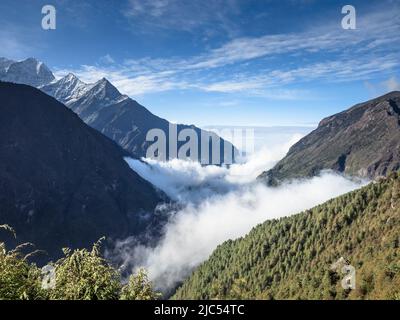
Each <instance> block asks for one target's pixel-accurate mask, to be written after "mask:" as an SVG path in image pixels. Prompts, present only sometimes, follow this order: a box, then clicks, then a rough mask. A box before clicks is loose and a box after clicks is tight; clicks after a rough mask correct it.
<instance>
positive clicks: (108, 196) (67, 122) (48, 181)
mask: <svg viewBox="0 0 400 320" xmlns="http://www.w3.org/2000/svg"><path fill="white" fill-rule="evenodd" d="M0 113H1V117H0V224H4V223H6V224H9V225H11V226H13V228H15V230H16V232H17V235H18V239H19V240H20V241H29V242H32V243H34V244H35V245H36V246H37V247H38V248H40V249H44V250H46V251H47V252H48V253H49V255H50V258H54V257H57V256H58V255H60V254H61V251H60V250H61V248H63V247H73V248H77V247H90V246H91V245H92V244H93V242H95V241H97V240H98V239H99V238H100V237H102V236H107V237H108V238H110V237H111V238H114V239H116V238H125V237H127V236H137V237H139V238H140V237H149V239H150V236H151V235H153V236H154V235H157V234H158V231H159V228H161V226H162V225H163V222H165V220H166V219H165V218H166V217H164V216H163V215H162V214H159V213H158V211H157V210H156V208H157V206H158V204H160V203H164V202H165V201H168V199H167V197H166V196H165V195H164V194H162V193H161V192H160V191H157V190H156V189H155V188H154V187H153V186H152V185H151V184H150V183H149V182H147V181H145V180H144V179H142V178H141V177H140V176H139V175H138V174H136V173H135V172H134V171H133V170H131V169H130V167H129V166H128V164H127V163H126V162H125V161H124V159H123V158H124V157H125V156H128V155H129V154H128V152H126V151H124V150H123V149H122V148H121V147H119V146H118V145H117V144H116V143H115V142H113V141H112V140H110V139H109V138H107V137H105V136H104V135H102V134H101V133H99V132H98V131H96V130H94V129H92V128H90V127H89V126H87V125H86V124H85V123H84V122H83V121H82V120H81V119H80V118H79V117H78V116H77V115H76V114H75V113H73V112H72V111H71V110H69V109H68V108H66V107H65V106H64V105H63V104H61V103H60V102H58V101H57V100H55V99H54V98H52V97H50V96H48V95H46V94H45V93H43V92H42V91H40V90H38V89H35V88H33V87H31V86H27V85H20V84H11V83H5V82H0Z"/></svg>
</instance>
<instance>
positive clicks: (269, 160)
mask: <svg viewBox="0 0 400 320" xmlns="http://www.w3.org/2000/svg"><path fill="white" fill-rule="evenodd" d="M297 139H298V137H296V136H294V137H293V141H294V140H297ZM293 141H291V142H293ZM289 145H290V143H288V144H286V145H282V146H281V147H276V148H273V150H274V152H266V150H265V149H264V150H262V151H260V152H258V153H257V154H255V155H253V156H252V157H250V159H249V161H248V162H246V163H243V164H238V165H234V166H232V167H231V168H230V169H227V168H221V167H215V166H208V167H201V166H200V165H198V164H197V163H193V162H186V161H182V160H173V161H170V162H168V163H158V162H155V161H152V160H145V163H144V162H140V161H137V160H132V159H129V160H127V161H128V163H129V164H130V166H131V167H132V169H133V170H135V171H136V172H138V173H139V174H140V175H141V176H142V177H144V178H145V179H147V180H149V181H150V182H152V183H153V184H154V185H156V186H157V187H159V188H160V189H162V190H163V191H165V192H166V193H167V194H168V195H170V196H171V197H172V198H173V199H176V200H178V201H179V202H180V203H182V205H183V209H181V210H179V211H178V212H176V213H175V214H174V215H172V217H171V219H170V221H169V223H168V224H167V225H166V227H165V230H164V236H163V238H162V239H161V240H160V241H159V243H158V244H157V245H155V246H143V245H138V244H137V242H136V241H135V239H133V238H128V239H126V240H124V241H121V242H118V243H117V244H116V247H115V252H114V253H113V254H115V255H117V256H118V257H119V258H120V259H122V261H123V262H124V264H125V266H126V267H129V268H131V267H132V268H133V269H135V268H138V267H145V268H146V269H147V270H148V271H149V274H150V278H151V279H152V280H153V281H154V283H155V285H156V287H157V288H158V289H160V290H163V291H167V290H169V289H171V288H174V286H176V285H177V284H178V283H179V282H180V281H182V280H184V279H185V277H187V276H188V275H189V274H190V272H191V271H192V270H193V268H195V267H196V266H197V265H199V264H200V263H201V262H203V261H204V260H206V259H207V258H208V257H209V255H210V254H211V253H212V252H213V250H214V249H215V248H216V247H217V246H218V245H219V244H221V243H223V242H224V241H226V240H228V239H236V238H238V237H241V236H244V235H245V234H247V233H248V232H249V231H250V230H251V228H253V227H254V226H256V225H257V224H259V223H262V222H264V221H265V220H268V219H273V218H279V217H283V216H288V215H291V214H295V213H298V212H301V211H303V210H305V209H308V208H311V207H313V206H315V205H317V204H320V203H323V202H325V201H326V200H329V199H331V198H334V197H337V196H339V195H341V194H343V193H346V192H349V191H351V190H354V189H356V188H359V187H360V186H361V185H362V184H363V183H362V182H355V181H351V180H349V179H346V178H345V177H342V176H339V175H336V174H333V173H330V172H326V173H324V174H322V175H321V176H319V177H315V178H313V179H309V180H301V181H292V182H291V183H288V184H285V185H282V186H280V187H278V188H270V187H267V186H265V185H263V184H261V183H259V182H256V181H255V177H256V176H257V175H258V174H260V173H261V172H262V171H263V170H265V169H266V168H270V167H272V166H273V164H274V163H275V162H276V161H277V160H278V159H279V158H280V157H281V156H282V154H283V155H284V151H287V148H288V147H289ZM284 149H286V150H284Z"/></svg>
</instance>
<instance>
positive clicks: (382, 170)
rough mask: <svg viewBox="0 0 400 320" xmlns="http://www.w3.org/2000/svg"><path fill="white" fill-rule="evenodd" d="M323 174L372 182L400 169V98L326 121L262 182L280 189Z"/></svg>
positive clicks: (360, 106)
mask: <svg viewBox="0 0 400 320" xmlns="http://www.w3.org/2000/svg"><path fill="white" fill-rule="evenodd" d="M324 169H330V170H334V171H336V172H340V173H345V174H347V175H352V176H359V177H365V178H370V179H374V178H377V177H379V176H387V175H388V174H390V173H391V172H394V171H397V170H399V169H400V92H399V91H394V92H390V93H388V94H385V95H383V96H381V97H378V98H375V99H372V100H370V101H367V102H364V103H360V104H357V105H355V106H353V107H351V108H350V109H348V110H346V111H343V112H341V113H338V114H335V115H333V116H330V117H327V118H325V119H323V120H322V121H321V122H320V123H319V126H318V128H317V129H316V130H314V131H313V132H311V133H310V134H308V135H307V136H305V137H304V138H303V139H301V140H300V141H299V142H297V143H296V144H295V145H293V146H292V147H291V148H290V150H289V152H288V153H287V155H286V156H285V157H284V158H283V159H282V160H281V161H279V162H278V163H277V164H276V166H275V167H274V168H272V169H271V170H269V171H267V172H264V173H263V174H262V175H261V176H260V177H259V179H260V180H264V181H266V182H267V183H268V184H270V185H276V184H279V183H281V182H282V181H284V180H287V179H296V178H304V177H310V176H313V175H316V174H318V173H319V172H321V171H322V170H324Z"/></svg>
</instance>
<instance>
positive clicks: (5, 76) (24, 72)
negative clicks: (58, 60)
mask: <svg viewBox="0 0 400 320" xmlns="http://www.w3.org/2000/svg"><path fill="white" fill-rule="evenodd" d="M0 64H1V65H4V66H5V67H4V68H3V73H2V72H1V71H0V80H3V81H8V82H14V83H23V84H27V85H31V86H34V87H39V86H42V85H45V84H47V83H50V82H52V81H54V79H55V77H54V75H53V73H52V72H51V71H50V69H49V68H48V67H47V66H46V65H45V64H44V63H43V62H41V61H38V60H36V59H35V58H28V59H26V60H23V61H18V62H14V61H11V60H8V59H4V58H3V59H2V60H0ZM0 70H1V66H0Z"/></svg>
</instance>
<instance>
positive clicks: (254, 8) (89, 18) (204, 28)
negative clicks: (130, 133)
mask: <svg viewBox="0 0 400 320" xmlns="http://www.w3.org/2000/svg"><path fill="white" fill-rule="evenodd" d="M45 4H52V5H54V6H55V7H56V9H57V29H56V30H51V31H45V30H42V28H41V18H42V14H41V8H42V6H43V5H45ZM346 4H351V5H353V6H354V7H355V8H356V12H357V29H356V30H344V29H342V27H341V19H342V17H343V15H342V14H341V8H342V7H343V6H344V5H346ZM0 26H1V29H0V44H1V45H0V56H5V57H8V58H12V59H23V58H26V57H30V56H33V57H36V58H38V59H39V60H42V61H43V62H45V63H46V64H47V65H48V66H49V67H50V68H51V69H52V70H54V71H56V75H57V76H62V75H65V74H66V73H67V72H74V73H75V74H77V75H78V76H79V77H81V79H82V80H84V81H86V82H93V81H96V80H98V79H100V78H102V77H107V78H108V79H109V80H110V81H111V82H113V83H114V84H115V85H116V86H117V88H118V89H119V90H120V91H121V92H122V93H125V94H128V95H129V96H131V97H132V98H134V99H136V100H138V101H139V102H140V103H142V104H143V105H145V106H146V107H147V108H148V109H149V110H151V111H152V112H154V113H155V114H157V115H159V116H162V117H164V118H167V119H168V120H170V121H175V122H182V123H193V124H196V125H200V126H207V125H244V126H251V125H253V126H269V125H313V124H316V123H318V121H319V120H320V119H321V118H322V117H325V116H327V115H330V114H333V113H336V112H339V111H341V110H343V109H345V108H347V107H349V106H351V105H352V104H355V103H358V102H361V101H364V100H368V99H370V98H372V97H374V96H377V95H380V94H383V93H385V92H387V91H390V90H395V89H397V90H399V89H400V59H399V57H400V1H399V0H391V1H390V0H379V1H378V0H376V1H360V0H357V1H355V0H350V1H330V0H318V1H317V0H287V1H284V0H281V1H272V0H270V1H268V0H264V1H254V0H224V1H222V0H220V1H219V0H202V1H197V0H191V1H188V0H120V1H106V0H104V1H102V0H97V1H75V0H57V1H51V0H47V1H37V0H29V1H28V0H18V1H15V0H13V1H9V0H2V1H1V2H0Z"/></svg>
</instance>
